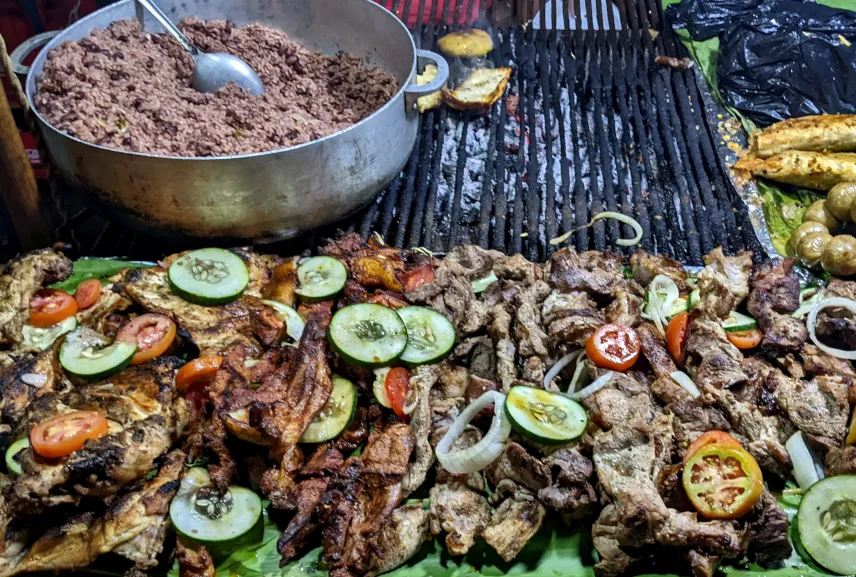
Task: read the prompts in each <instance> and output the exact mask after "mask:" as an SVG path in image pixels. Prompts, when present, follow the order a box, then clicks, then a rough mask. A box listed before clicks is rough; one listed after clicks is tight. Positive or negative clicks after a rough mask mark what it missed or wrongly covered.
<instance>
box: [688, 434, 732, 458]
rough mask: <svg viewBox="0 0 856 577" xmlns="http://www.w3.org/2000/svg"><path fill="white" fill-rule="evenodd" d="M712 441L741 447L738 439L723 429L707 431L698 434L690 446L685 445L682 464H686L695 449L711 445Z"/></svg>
mask: <svg viewBox="0 0 856 577" xmlns="http://www.w3.org/2000/svg"><path fill="white" fill-rule="evenodd" d="M713 443H722V444H723V445H727V446H729V447H742V445H741V444H740V441H738V440H737V439H735V438H734V437H732V436H731V435H729V434H728V433H726V432H725V431H708V432H706V433H702V434H701V435H699V436H698V437H697V438H696V440H695V441H693V442H692V443H690V446H689V447H687V450H686V451H685V452H684V459H683V461H684V464H686V462H687V461H688V460H689V458H690V457H692V456H693V455H694V454H695V453H696V451H698V450H699V449H701V448H702V447H704V446H706V445H711V444H713Z"/></svg>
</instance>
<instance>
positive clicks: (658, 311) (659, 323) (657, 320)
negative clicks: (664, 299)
mask: <svg viewBox="0 0 856 577" xmlns="http://www.w3.org/2000/svg"><path fill="white" fill-rule="evenodd" d="M651 307H652V308H653V309H654V310H653V313H654V314H653V315H652V316H653V319H652V320H653V321H654V325H655V326H656V327H657V330H658V331H660V334H661V335H663V336H666V331H665V330H664V329H663V320H664V317H663V308H662V307H661V306H660V299H659V297H657V296H656V295H655V296H654V299H653V300H652V301H651Z"/></svg>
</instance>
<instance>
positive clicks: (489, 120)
mask: <svg viewBox="0 0 856 577" xmlns="http://www.w3.org/2000/svg"><path fill="white" fill-rule="evenodd" d="M588 3H591V0H589V2H588ZM575 4H576V3H575ZM617 5H618V7H619V10H620V11H621V14H622V19H623V24H624V29H623V30H614V29H608V28H612V26H610V24H609V23H606V22H600V23H596V22H589V24H590V25H589V26H588V28H589V29H588V30H561V31H555V30H544V29H541V30H532V29H531V28H530V29H528V30H524V29H522V28H515V29H497V30H494V36H495V39H496V40H497V42H496V49H495V50H494V52H493V54H492V55H491V58H492V59H493V62H492V63H493V65H495V66H512V67H513V70H514V73H513V76H512V79H511V81H510V82H509V84H508V90H507V92H506V95H505V97H504V98H503V99H502V100H500V102H498V103H497V104H496V105H494V106H493V107H492V109H491V110H489V111H487V112H485V113H477V112H458V111H454V110H451V109H448V108H446V107H443V108H441V109H438V110H433V111H429V112H428V113H426V114H424V115H422V116H421V118H420V119H419V122H420V126H419V130H418V137H417V142H416V145H415V147H414V150H413V154H412V155H411V158H410V161H409V162H408V164H407V166H406V167H405V168H404V170H403V171H402V173H401V175H400V176H399V177H397V178H396V179H395V181H393V183H392V184H391V185H390V186H389V187H388V188H387V190H386V191H384V192H383V193H381V195H380V196H379V197H378V198H377V199H376V200H375V202H373V203H372V204H371V205H370V206H369V207H368V208H366V209H364V210H363V211H361V212H360V213H359V214H357V215H355V216H353V217H352V218H350V219H349V220H347V221H345V222H343V223H338V224H335V225H331V226H329V227H324V228H323V229H319V230H317V231H314V232H313V233H312V234H309V235H307V236H306V237H303V238H301V239H295V240H291V241H285V242H282V243H277V244H276V245H274V246H272V247H269V248H268V249H267V250H275V251H278V252H282V253H283V254H286V253H289V254H292V253H300V252H304V253H307V252H309V251H310V250H312V249H314V247H315V246H316V244H317V243H318V241H319V240H320V239H322V238H323V237H324V236H329V235H332V234H334V233H335V231H336V230H338V229H342V230H358V231H359V232H360V233H361V234H362V235H363V236H368V235H369V234H370V233H371V232H372V231H377V232H379V233H380V234H381V235H382V236H383V237H384V238H385V239H386V240H387V242H389V243H390V244H394V245H395V246H398V247H405V246H406V247H411V246H425V247H426V248H428V249H430V250H434V251H445V250H448V249H449V248H450V247H451V246H454V245H457V244H462V243H476V244H479V245H482V246H486V247H490V248H496V249H499V250H503V251H506V252H522V253H523V254H524V255H525V256H527V257H529V258H531V259H536V260H537V259H544V258H546V257H548V256H549V255H550V254H551V253H552V252H553V251H555V250H557V248H558V247H554V246H551V245H550V244H549V240H550V238H553V237H555V236H557V235H559V234H561V233H563V232H566V231H568V230H571V229H573V228H577V227H580V226H581V225H584V224H586V223H587V222H588V221H589V220H590V219H591V217H592V216H593V215H594V214H596V213H597V212H600V211H603V210H617V211H620V212H623V213H625V214H628V215H630V216H633V217H634V218H636V219H637V220H638V221H639V222H640V223H641V224H642V228H643V230H644V234H643V237H642V241H641V245H642V247H643V248H645V249H647V250H650V251H656V252H661V253H665V254H668V255H670V256H673V257H675V258H678V259H680V260H682V261H684V262H685V263H686V264H690V265H699V264H701V255H702V254H705V253H707V252H709V251H710V250H711V249H712V248H714V247H715V246H717V245H719V244H722V245H723V246H724V248H725V250H726V251H727V252H729V253H734V252H737V251H739V250H743V249H745V248H748V249H752V250H755V251H756V253H757V254H760V246H759V245H758V242H757V240H756V239H755V236H754V233H753V230H752V227H751V224H750V222H749V219H748V214H747V211H746V207H745V206H744V205H743V203H742V201H741V200H740V198H739V196H738V194H737V192H736V190H735V189H734V187H733V185H732V183H731V181H730V179H729V176H728V173H727V172H726V167H725V165H724V161H723V159H722V158H721V157H720V156H719V154H718V152H717V148H716V146H715V143H716V141H715V140H714V138H716V136H717V135H716V131H715V129H713V130H712V129H711V126H715V119H713V120H710V123H709V117H708V114H710V113H711V112H710V110H706V109H705V107H704V106H703V105H702V104H701V103H702V102H703V101H708V100H709V98H707V99H705V98H704V97H703V95H708V94H709V93H708V89H707V87H706V86H705V85H704V83H703V80H701V79H700V77H699V76H697V74H696V71H695V70H692V69H691V70H683V71H681V70H672V69H669V68H665V67H662V66H659V65H657V64H656V63H655V59H656V58H657V57H658V56H662V55H666V56H673V57H678V58H683V57H686V51H685V50H684V48H683V46H682V45H681V43H680V42H679V41H678V40H677V38H676V37H675V35H674V34H673V33H672V31H671V29H670V28H669V27H668V25H667V24H665V22H664V19H663V14H662V10H661V8H660V5H659V2H658V1H657V0H640V1H639V2H631V1H630V0H619V1H618V2H617ZM405 13H407V12H406V10H405ZM588 14H589V20H591V19H592V11H589V12H588ZM610 16H611V15H610ZM599 17H600V16H599ZM565 21H566V22H567V21H568V19H565ZM591 24H595V26H592V25H591ZM598 24H599V26H598ZM416 28H417V29H416V30H415V31H414V37H415V38H416V39H417V44H418V45H420V46H422V47H426V48H433V47H434V44H435V42H436V39H437V38H438V37H439V36H441V35H443V34H445V33H446V32H448V31H449V30H451V29H452V28H447V27H436V26H422V25H417V27H416ZM592 28H600V29H599V30H595V29H592ZM652 30H655V31H658V33H657V34H651V33H650V32H651V31H652ZM81 220H86V219H81V217H79V216H77V217H76V221H75V223H74V224H73V225H69V226H67V227H66V229H65V233H66V234H65V236H64V237H63V238H64V240H70V241H71V242H74V243H75V244H76V245H77V247H78V249H79V250H80V251H81V254H97V253H98V251H99V250H101V251H104V250H106V251H107V252H109V253H110V254H117V251H116V250H115V247H116V246H117V243H118V246H121V247H126V248H127V252H126V253H124V254H127V255H128V256H146V257H151V256H152V252H157V251H161V252H169V251H170V250H174V249H175V247H174V246H170V245H169V244H168V243H166V242H158V240H157V239H152V241H151V242H150V241H149V240H148V239H147V240H146V241H145V242H142V240H141V239H142V235H139V238H138V237H137V235H135V234H134V233H131V232H130V231H126V230H124V229H122V228H121V227H119V226H118V225H107V226H106V227H105V225H104V221H102V220H99V223H100V224H98V225H96V226H95V227H94V228H95V229H96V230H95V233H94V236H92V235H91V234H88V233H87V234H84V233H82V232H81V230H82V229H83V228H85V227H83V226H81V223H80V221H81ZM90 220H95V219H90ZM84 224H85V223H84ZM99 226H100V228H99ZM632 234H633V232H632V230H631V229H630V227H628V226H627V225H619V224H618V223H617V222H616V221H613V220H607V221H598V222H597V223H596V224H595V225H594V226H593V227H592V228H591V229H582V230H578V231H577V233H576V234H575V235H573V236H572V237H571V239H570V240H569V241H568V243H569V244H571V245H573V246H574V247H575V248H577V249H578V250H587V249H591V248H596V249H599V250H605V249H609V250H616V251H618V250H622V251H625V252H630V251H632V250H634V249H622V248H621V247H618V246H616V245H615V240H617V239H618V238H621V237H629V236H632ZM84 239H88V242H87V241H86V240H84ZM93 239H94V240H93ZM135 241H136V242H135ZM181 248H187V247H186V245H183V246H182V247H181Z"/></svg>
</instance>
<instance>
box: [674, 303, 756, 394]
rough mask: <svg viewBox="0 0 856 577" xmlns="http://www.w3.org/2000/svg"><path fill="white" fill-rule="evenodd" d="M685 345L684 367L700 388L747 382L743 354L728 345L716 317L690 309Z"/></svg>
mask: <svg viewBox="0 0 856 577" xmlns="http://www.w3.org/2000/svg"><path fill="white" fill-rule="evenodd" d="M702 294H704V293H702ZM685 346H686V355H687V360H686V366H687V368H688V369H689V370H690V372H691V374H692V375H693V380H694V381H695V382H696V383H698V384H699V385H701V386H703V387H706V386H710V387H714V388H717V389H721V388H727V387H731V386H734V385H737V384H739V383H742V382H744V381H746V373H745V372H744V371H743V355H742V354H741V353H740V350H739V349H738V348H737V347H735V346H734V345H732V344H731V342H729V340H728V338H727V337H726V336H725V329H723V328H722V324H721V323H720V322H719V320H718V319H716V318H715V317H710V316H708V315H706V314H705V313H704V312H703V311H702V310H700V309H696V310H693V312H692V313H691V314H690V319H689V323H688V324H687V337H686V345H685Z"/></svg>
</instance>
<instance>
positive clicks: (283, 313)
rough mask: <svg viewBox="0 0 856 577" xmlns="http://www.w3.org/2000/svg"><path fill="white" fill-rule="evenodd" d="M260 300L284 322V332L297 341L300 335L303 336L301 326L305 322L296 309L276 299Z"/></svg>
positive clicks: (302, 326) (304, 324) (303, 325)
mask: <svg viewBox="0 0 856 577" xmlns="http://www.w3.org/2000/svg"><path fill="white" fill-rule="evenodd" d="M262 302H263V303H265V304H266V305H268V306H269V307H271V308H272V309H273V311H274V313H276V316H277V317H278V318H279V320H281V321H282V322H284V323H285V332H286V334H288V336H290V337H291V338H292V339H294V340H295V341H299V340H300V337H302V336H303V328H304V327H305V326H306V323H305V322H304V321H303V318H302V317H301V316H300V315H299V314H297V311H296V310H294V309H293V308H291V307H290V306H288V305H284V304H282V303H280V302H277V301H268V300H263V301H262Z"/></svg>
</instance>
